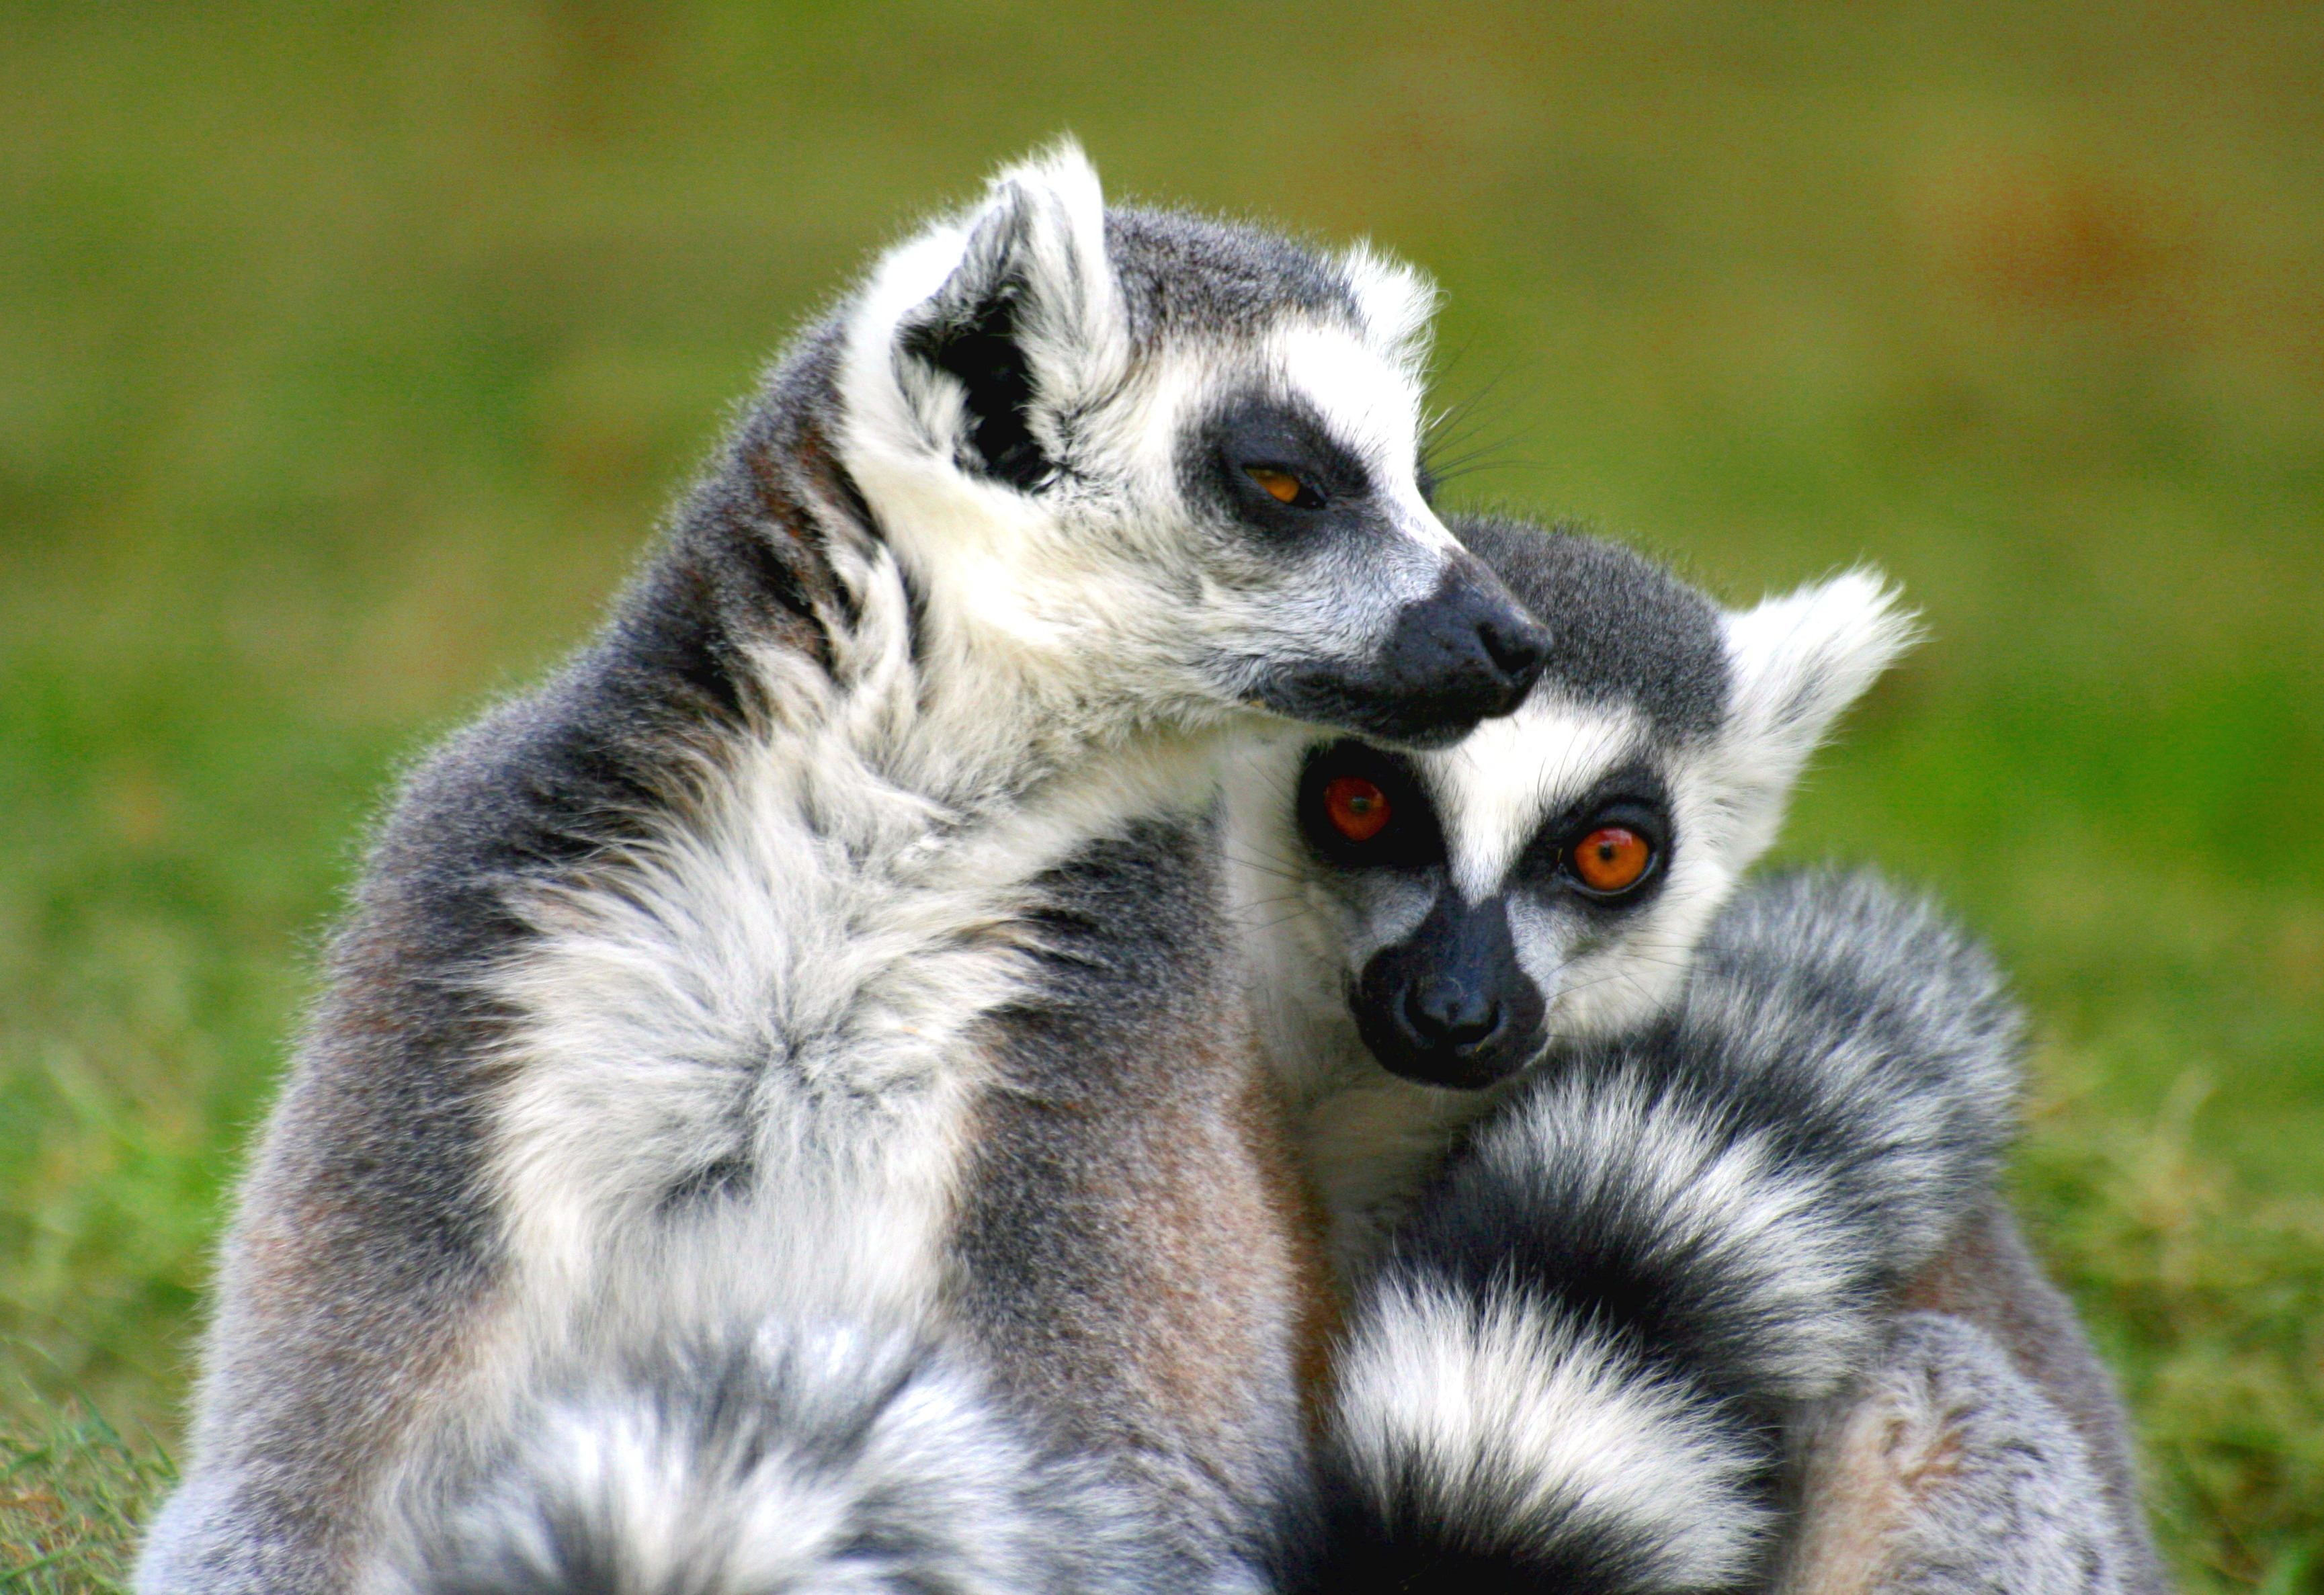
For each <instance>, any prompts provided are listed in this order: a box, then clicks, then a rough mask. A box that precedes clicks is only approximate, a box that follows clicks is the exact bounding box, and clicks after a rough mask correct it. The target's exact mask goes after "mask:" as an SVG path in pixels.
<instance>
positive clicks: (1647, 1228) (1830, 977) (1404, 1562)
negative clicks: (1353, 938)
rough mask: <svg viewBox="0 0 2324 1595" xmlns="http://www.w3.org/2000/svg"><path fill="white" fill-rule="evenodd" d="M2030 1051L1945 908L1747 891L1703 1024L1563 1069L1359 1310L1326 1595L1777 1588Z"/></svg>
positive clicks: (1825, 883) (1850, 883) (1988, 1166)
mask: <svg viewBox="0 0 2324 1595" xmlns="http://www.w3.org/2000/svg"><path fill="white" fill-rule="evenodd" d="M2019 1034H2020V1021H2019V1018H2018V1015H2017V1013H2016V1011H2015V1008H2014V1007H2013V1006H2012V1005H2011V1003H2010V1002H2009V1001H2008V1000H2007V999H2006V996H2005V994H2004V992H2003V990H2002V985H2001V982H2000V979H1999V977H1998V975H1997V972H1996V971H1995V969H1994V967H1993V965H1992V963H1991V962H1990V960H1989V959H1988V958H1987V957H1986V955H1985V954H1983V953H1982V952H1981V951H1980V950H1979V949H1978V948H1977V947H1976V946H1975V945H1972V944H1971V943H1970V942H1969V941H1968V940H1967V939H1966V938H1964V937H1963V936H1961V935H1960V933H1959V932H1957V931H1955V930H1954V929H1952V928H1951V927H1950V926H1949V925H1947V924H1946V923H1945V922H1944V921H1943V920H1941V918H1940V917H1938V916H1937V915H1936V914H1935V913H1934V912H1932V910H1931V909H1929V908H1926V907H1925V906H1923V905H1921V904H1919V903H1917V902H1914V901H1912V900H1909V899H1904V898H1902V897H1899V896H1898V895H1896V894H1895V892H1893V891H1892V890H1889V889H1887V888H1886V887H1884V886H1882V885H1881V884H1880V883H1878V882H1877V881H1876V880H1869V879H1866V878H1862V877H1835V876H1831V875H1822V874H1817V875H1808V876H1803V877H1797V878H1792V879H1784V880H1773V881H1768V882H1765V883H1761V884H1758V885H1757V886H1755V887H1753V888H1751V889H1750V890H1747V891H1746V892H1745V893H1743V894H1742V895H1741V896H1740V897H1738V899H1737V900H1736V902H1735V903H1734V904H1733V905H1732V906H1731V907H1730V908H1729V909H1728V910H1727V911H1726V912H1725V914H1723V915H1722V917H1720V920H1719V922H1718V923H1717V924H1716V926H1715V927H1713V929H1712V932H1711V936H1710V937H1709V938H1708V939H1707V940H1706V942H1705V944H1704V945H1703V947H1702V949H1701V954H1700V957H1699V963H1698V965H1697V969H1696V972H1695V973H1694V974H1693V976H1692V979H1691V981H1690V983H1689V985H1688V988H1687V991H1686V992H1685V994H1684V996H1683V999H1682V1000H1681V1001H1680V1003H1679V1005H1678V1007H1677V1009H1676V1010H1674V1012H1673V1013H1672V1014H1670V1015H1669V1016H1667V1017H1666V1018H1665V1019H1664V1020H1662V1021H1661V1022H1659V1023H1658V1024H1656V1025H1655V1026H1654V1027H1652V1028H1648V1029H1646V1030H1645V1031H1643V1032H1641V1033H1639V1034H1637V1035H1635V1036H1631V1037H1625V1038H1623V1039H1620V1040H1618V1041H1614V1042H1609V1043H1604V1044H1598V1045H1592V1046H1586V1047H1582V1048H1578V1049H1576V1050H1575V1051H1574V1052H1573V1053H1572V1054H1571V1055H1568V1056H1557V1057H1554V1058H1553V1059H1552V1060H1550V1061H1548V1062H1546V1063H1545V1064H1543V1065H1539V1066H1538V1068H1539V1074H1538V1077H1537V1078H1536V1080H1535V1082H1534V1083H1531V1084H1530V1085H1529V1086H1528V1087H1527V1088H1526V1091H1525V1092H1524V1093H1523V1094H1521V1095H1520V1096H1518V1097H1517V1098H1514V1099H1512V1101H1511V1102H1509V1103H1508V1104H1506V1105H1505V1106H1504V1107H1503V1108H1502V1109H1501V1110H1500V1111H1499V1112H1498V1113H1497V1114H1496V1115H1495V1117H1494V1118H1493V1119H1491V1120H1489V1121H1487V1123H1486V1124H1485V1125H1484V1126H1483V1127H1481V1128H1480V1130H1479V1131H1478V1132H1477V1133H1476V1135H1475V1137H1474V1138H1473V1139H1472V1141H1471V1145H1470V1146H1469V1148H1468V1149H1467V1150H1466V1151H1465V1152H1464V1153H1463V1154H1462V1156H1461V1157H1458V1158H1457V1159H1456V1161H1455V1163H1454V1165H1453V1166H1452V1168H1451V1169H1450V1170H1449V1171H1448V1172H1447V1174H1446V1175H1445V1176H1444V1177H1443V1179H1442V1180H1441V1181H1440V1182H1439V1184H1438V1185H1437V1187H1436V1188H1435V1189H1434V1191H1432V1192H1431V1193H1430V1194H1428V1195H1427V1196H1426V1197H1425V1198H1424V1199H1423V1201H1422V1203H1420V1205H1419V1207H1418V1209H1417V1210H1416V1212H1415V1214H1414V1215H1413V1217H1412V1219H1411V1221H1410V1222H1409V1223H1408V1224H1407V1226H1406V1229H1405V1230H1404V1231H1402V1232H1401V1233H1400V1235H1399V1236H1398V1238H1397V1241H1396V1242H1395V1243H1394V1245H1393V1246H1392V1247H1391V1249H1390V1251H1389V1255H1388V1257H1387V1258H1385V1259H1384V1260H1383V1261H1382V1262H1381V1263H1380V1265H1379V1267H1378V1268H1376V1269H1375V1271H1374V1272H1373V1274H1372V1275H1371V1277H1369V1279H1368V1280H1367V1281H1365V1282H1364V1284H1363V1286H1362V1287H1361V1289H1360V1294H1359V1300H1358V1303H1357V1306H1356V1309H1355V1312H1354V1314H1353V1317H1352V1320H1351V1331H1350V1336H1349V1341H1348V1343H1347V1346H1346V1348H1345V1350H1344V1351H1343V1353H1342V1357H1341V1360H1340V1363H1339V1372H1338V1387H1337V1406H1336V1411H1335V1415H1334V1418H1333V1434H1332V1445H1331V1448H1330V1452H1329V1456H1328V1461H1327V1464H1326V1466H1327V1471H1328V1475H1329V1477H1328V1491H1327V1499H1328V1500H1329V1502H1330V1517H1331V1524H1330V1528H1329V1530H1328V1532H1327V1535H1326V1538H1325V1543H1324V1548H1323V1552H1322V1554H1321V1555H1320V1558H1319V1566H1318V1571H1317V1572H1316V1573H1315V1575H1314V1580H1313V1587H1314V1588H1316V1589H1318V1590H1325V1589H1328V1590H1334V1591H1348V1590H1401V1589H1419V1588H1434V1587H1437V1586H1439V1585H1442V1586H1443V1587H1444V1588H1447V1589H1450V1588H1453V1587H1456V1586H1457V1587H1459V1588H1462V1589H1464V1590H1502V1589H1508V1590H1516V1589H1535V1588H1539V1589H1555V1590H1560V1591H1563V1592H1566V1595H1588V1592H1591V1591H1600V1590H1602V1591H1640V1592H1643V1591H1686V1590H1725V1589H1731V1588H1734V1587H1737V1586H1738V1584H1741V1583H1744V1582H1748V1581H1753V1580H1755V1579H1757V1578H1760V1577H1763V1576H1764V1575H1765V1572H1766V1564H1767V1560H1768V1557H1769V1555H1770V1554H1771V1551H1772V1548H1773V1546H1774V1544H1775V1540H1776V1538H1777V1537H1778V1535H1779V1534H1780V1533H1781V1531H1782V1530H1783V1528H1784V1515H1783V1507H1782V1504H1781V1501H1780V1499H1779V1471H1780V1469H1781V1467H1782V1464H1783V1461H1784V1437H1783V1425H1784V1420H1785V1419H1786V1418H1787V1416H1788V1415H1791V1414H1792V1413H1794V1411H1796V1410H1797V1406H1798V1404H1800V1403H1802V1402H1805V1401H1809V1400H1812V1399H1815V1398H1817V1397H1823V1396H1827V1395H1830V1394H1831V1393H1832V1392H1833V1391H1835V1390H1837V1389H1839V1388H1841V1387H1842V1386H1843V1385H1844V1384H1845V1383H1846V1382H1847V1381H1848V1380H1849V1379H1850V1378H1853V1377H1855V1376H1856V1375H1857V1374H1858V1372H1859V1371H1860V1370H1861V1369H1863V1368H1864V1367H1865V1365H1866V1364H1867V1361H1868V1360H1870V1359H1871V1358H1872V1356H1873V1355H1874V1354H1875V1353H1876V1352H1877V1350H1878V1348H1879V1346H1880V1344H1881V1343H1882V1341H1883V1338H1884V1337H1885V1334H1886V1311H1885V1309H1886V1303H1887V1302H1888V1301H1889V1299H1890V1297H1891V1293H1892V1292H1893V1291H1894V1290H1895V1286H1897V1285H1898V1284H1899V1282H1900V1281H1902V1280H1903V1279H1904V1277H1906V1276H1907V1275H1909V1274H1910V1273H1912V1272H1913V1271H1914V1269H1916V1268H1919V1267H1920V1266H1921V1265H1923V1263H1925V1262H1926V1261H1927V1260H1928V1259H1929V1258H1931V1257H1932V1256H1933V1255H1934V1254H1935V1252H1936V1251H1937V1250H1938V1249H1940V1247H1941V1246H1942V1244H1943V1243H1944V1241H1945V1240H1946V1238H1947V1237H1948V1235H1949V1234H1950V1231H1952V1230H1953V1228H1954V1227H1955V1225H1956V1224H1957V1223H1958V1222H1960V1220H1961V1218H1962V1217H1963V1215H1964V1214H1966V1213H1967V1212H1969V1210H1970V1208H1971V1207H1972V1206H1973V1205H1975V1204H1976V1203H1978V1202H1979V1201H1980V1200H1982V1199H1983V1197H1984V1195H1985V1194H1986V1193H1987V1190H1988V1189H1989V1187H1990V1185H1991V1184H1992V1181H1993V1178H1994V1176H1995V1174H1996V1171H1997V1166H1998V1162H1999V1158H2000V1156H2001V1153H2002V1150H2003V1148H2004V1147H2005V1145H2006V1141H2007V1139H2008V1136H2009V1132H2010V1128H2011V1124H2012V1120H2013V1118H2014V1106H2015V1095H2016V1089H2017V1080H2018V1068H2017V1060H2018V1052H2019Z"/></svg>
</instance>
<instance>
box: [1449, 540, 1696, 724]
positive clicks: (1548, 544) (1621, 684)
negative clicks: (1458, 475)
mask: <svg viewBox="0 0 2324 1595" xmlns="http://www.w3.org/2000/svg"><path fill="white" fill-rule="evenodd" d="M1445 523H1446V525H1448V526H1450V527H1451V528H1452V534H1453V536H1455V537H1457V538H1459V539H1461V540H1462V542H1463V543H1466V544H1467V545H1468V546H1469V547H1470V548H1471V549H1473V550H1475V552H1476V553H1477V555H1478V557H1479V558H1481V559H1483V560H1484V561H1485V563H1486V564H1488V565H1489V566H1491V567H1493V570H1494V572H1495V574H1496V575H1498V576H1499V577H1500V578H1501V580H1502V581H1504V582H1506V583H1507V584H1508V587H1509V590H1510V591H1511V592H1513V593H1515V594H1516V595H1517V597H1518V599H1519V600H1520V601H1521V602H1523V603H1524V604H1525V605H1526V607H1527V608H1529V609H1531V610H1532V611H1533V612H1534V613H1535V614H1536V615H1539V616H1540V617H1541V618H1542V619H1543V620H1544V621H1545V622H1548V625H1549V629H1550V648H1549V664H1548V667H1547V668H1545V670H1544V671H1543V672H1542V684H1543V687H1545V688H1546V689H1548V690H1552V691H1562V692H1564V693H1567V694H1569V695H1571V696H1574V697H1578V698H1582V699H1584V700H1585V701H1593V702H1600V703H1621V704H1634V705H1637V708H1638V709H1639V710H1640V711H1641V712H1642V713H1643V714H1645V715H1646V717H1647V719H1648V720H1650V721H1651V722H1653V724H1654V727H1655V731H1656V732H1657V733H1661V734H1663V735H1665V736H1701V735H1704V734H1707V733H1711V732H1712V731H1715V730H1717V729H1718V727H1719V724H1720V721H1721V720H1722V719H1723V718H1724V717H1725V715H1726V712H1727V696H1728V671H1727V647H1726V639H1725V634H1724V632H1723V631H1722V629H1721V626H1720V610H1719V606H1718V605H1717V604H1713V603H1712V602H1711V600H1710V599H1709V598H1708V597H1706V596H1704V595H1702V594H1701V592H1698V591H1697V590H1696V589H1694V588H1693V587H1691V586H1689V585H1687V584H1686V583H1684V582H1683V581H1681V580H1679V579H1678V577H1676V576H1673V575H1672V574H1671V573H1670V572H1669V571H1667V570H1665V569H1663V568H1662V567H1660V566H1658V565H1655V563H1654V562H1653V561H1652V560H1649V559H1647V558H1645V557H1644V556H1642V555H1639V554H1637V553H1635V552H1633V551H1632V550H1630V549H1626V548H1623V547H1622V546H1621V545H1620V544H1618V543H1609V542H1607V541H1606V540H1605V539H1601V538H1594V537H1589V536H1586V535H1584V534H1582V532H1579V531H1576V530H1573V529H1572V528H1571V527H1568V526H1563V525H1561V526H1557V527H1554V528H1551V529H1548V530H1545V529H1543V528H1541V527H1538V526H1534V525H1531V524H1528V523H1527V522H1525V521H1510V520H1502V519H1498V518H1494V517H1490V516H1484V515H1455V516H1448V517H1447V518H1446V521H1445Z"/></svg>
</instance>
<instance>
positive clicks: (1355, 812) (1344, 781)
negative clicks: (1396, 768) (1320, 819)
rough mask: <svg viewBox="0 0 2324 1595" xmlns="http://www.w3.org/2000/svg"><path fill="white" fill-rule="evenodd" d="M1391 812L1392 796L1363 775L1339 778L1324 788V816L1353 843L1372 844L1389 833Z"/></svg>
mask: <svg viewBox="0 0 2324 1595" xmlns="http://www.w3.org/2000/svg"><path fill="white" fill-rule="evenodd" d="M1388 812H1389V811H1388V794H1387V793H1386V792H1383V791H1381V790H1380V789H1379V786H1378V785H1376V784H1375V783H1373V782H1371V781H1368V780H1366V779H1364V778H1363V777H1361V776H1360V775H1343V776H1340V777H1337V778H1335V779H1333V780H1332V781H1330V782H1329V783H1327V784H1326V785H1325V786H1324V788H1323V813H1324V815H1325V816H1327V817H1328V818H1329V819H1330V820H1331V822H1332V829H1333V830H1334V831H1337V832H1338V833H1339V834H1341V835H1342V836H1345V837H1346V838H1347V839H1348V840H1349V841H1351V842H1369V841H1370V840H1371V839H1372V838H1373V837H1375V836H1377V835H1379V834H1380V833H1381V832H1382V831H1385V830H1387V829H1388Z"/></svg>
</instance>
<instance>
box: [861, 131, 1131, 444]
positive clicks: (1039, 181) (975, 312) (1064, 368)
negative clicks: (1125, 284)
mask: <svg viewBox="0 0 2324 1595" xmlns="http://www.w3.org/2000/svg"><path fill="white" fill-rule="evenodd" d="M946 231H947V232H948V233H949V235H950V236H951V237H952V238H953V239H954V240H956V241H957V243H956V244H955V252H954V254H953V258H952V260H951V262H950V263H949V269H948V270H947V271H946V272H945V275H944V278H943V280H942V281H941V283H940V284H938V285H937V286H936V288H935V290H934V291H933V292H923V293H922V294H921V295H920V296H918V297H917V302H912V303H909V304H908V305H907V306H906V307H905V308H904V309H902V310H901V312H900V314H899V316H898V318H897V319H896V321H895V323H894V332H893V335H892V348H891V358H892V363H893V370H894V372H895V374H896V378H897V382H898V383H899V386H900V387H901V388H902V390H903V392H904V396H905V399H906V401H907V403H908V406H909V407H910V409H911V410H912V411H913V412H914V413H915V415H916V417H917V419H918V421H919V422H920V424H921V426H922V427H923V428H924V429H926V431H927V435H928V437H929V438H931V440H933V441H935V442H936V444H937V445H938V446H939V447H944V448H946V449H948V450H949V451H950V452H951V454H952V455H953V456H954V459H955V460H956V461H957V462H958V464H959V465H960V466H961V467H962V469H964V470H967V471H971V472H973V473H975V474H977V475H984V476H989V477H992V478H995V479H997V480H999V481H1002V482H1006V483H1009V484H1012V485H1014V486H1017V487H1020V488H1025V489H1032V488H1037V487H1040V486H1043V485H1045V484H1047V483H1048V482H1049V481H1051V480H1053V479H1054V478H1055V477H1056V474H1057V469H1058V458H1059V455H1060V453H1061V451H1062V449H1063V447H1065V441H1066V440H1065V438H1064V437H1063V436H1062V435H1061V433H1060V430H1059V418H1060V417H1061V416H1065V415H1070V414H1072V413H1073V412H1074V410H1076V409H1077V408H1078V407H1079V406H1080V405H1081V404H1082V403H1083V402H1084V401H1086V400H1088V399H1090V398H1091V397H1093V396H1094V395H1095V394H1096V393H1098V392H1102V390H1103V389H1104V388H1105V387H1106V386H1108V385H1110V383H1111V381H1112V380H1113V379H1114V377H1115V375H1116V373H1118V371H1119V370H1120V366H1121V365H1122V364H1123V363H1124V361H1125V358H1126V347H1127V342H1128V339H1127V335H1126V331H1125V328H1124V327H1123V325H1122V319H1121V311H1120V294H1119V292H1118V291H1117V290H1116V286H1115V282H1114V278H1113V272H1112V269H1111V266H1110V265H1109V264H1108V263H1107V261H1106V254H1105V198H1104V195H1103V193H1102V191H1101V190H1100V189H1099V187H1098V180H1097V172H1096V171H1094V170H1093V168H1092V167H1091V165H1090V163H1089V161H1088V158H1087V157H1085V156H1084V155H1083V153H1082V152H1081V151H1080V150H1079V149H1078V148H1077V147H1076V146H1074V144H1073V143H1070V142H1066V143H1059V144H1057V145H1056V146H1054V147H1053V148H1051V149H1050V150H1048V151H1047V152H1044V153H1043V154H1041V155H1039V156H1037V157H1036V158H1034V159H1033V160H1032V161H1028V162H1026V163H1025V164H1024V165H1022V166H1019V167H1016V168H1013V169H1011V170H1010V171H1005V172H1003V173H1001V175H1000V176H999V177H998V178H996V179H994V180H993V182H992V186H991V190H990V191H989V192H988V193H987V194H986V196H985V198H984V201H983V203H982V204H981V205H980V206H978V207H977V208H976V209H975V210H974V211H973V212H972V213H970V215H969V216H968V217H966V218H965V219H964V222H963V223H960V224H956V225H955V226H953V227H951V228H949V229H946ZM915 254H918V249H917V247H916V246H914V245H907V246H906V248H905V249H904V250H902V251H899V253H898V255H897V256H896V257H892V258H893V260H894V261H895V262H896V263H899V264H903V265H909V266H918V267H919V268H920V269H921V270H923V271H924V270H925V269H926V263H925V259H924V258H923V259H922V260H918V261H916V260H913V259H911V258H910V257H912V256H914V255H915ZM922 281H923V282H925V281H926V280H925V278H923V279H922Z"/></svg>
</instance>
